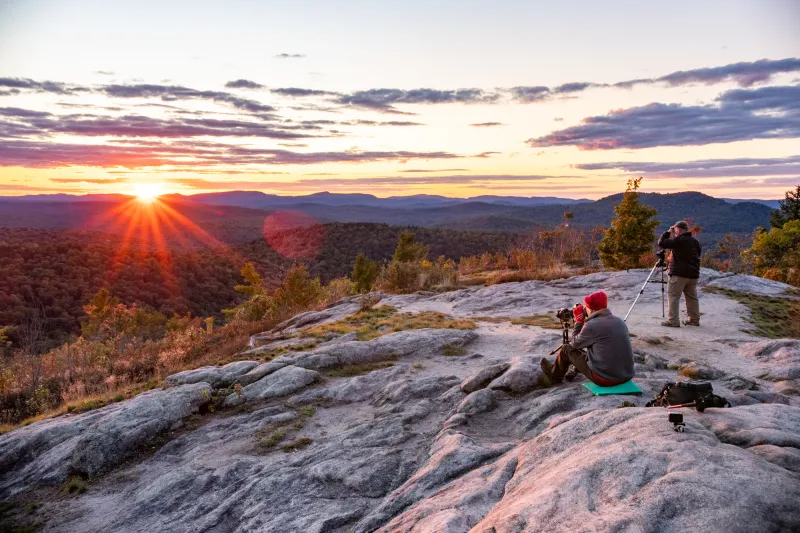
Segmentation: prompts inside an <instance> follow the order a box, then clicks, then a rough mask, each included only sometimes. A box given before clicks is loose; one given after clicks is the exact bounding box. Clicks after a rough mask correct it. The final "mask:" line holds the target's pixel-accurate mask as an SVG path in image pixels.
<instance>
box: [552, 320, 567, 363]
mask: <svg viewBox="0 0 800 533" xmlns="http://www.w3.org/2000/svg"><path fill="white" fill-rule="evenodd" d="M571 326H572V320H567V321H564V320H563V319H562V320H561V346H559V347H558V348H556V349H555V350H553V351H552V352H550V353H549V354H547V355H553V354H554V353H556V352H557V351H559V350H560V349H561V348H563V347H564V345H565V344H569V328H570V327H571Z"/></svg>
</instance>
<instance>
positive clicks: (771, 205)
mask: <svg viewBox="0 0 800 533" xmlns="http://www.w3.org/2000/svg"><path fill="white" fill-rule="evenodd" d="M723 200H725V201H726V202H728V203H729V204H740V203H742V202H753V203H756V204H763V205H765V206H767V207H769V208H772V209H778V208H780V206H781V201H780V200H759V199H757V198H756V199H753V200H739V199H737V198H723Z"/></svg>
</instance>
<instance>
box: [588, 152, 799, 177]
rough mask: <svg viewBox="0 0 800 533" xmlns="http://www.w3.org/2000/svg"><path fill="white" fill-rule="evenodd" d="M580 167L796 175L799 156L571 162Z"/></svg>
mask: <svg viewBox="0 0 800 533" xmlns="http://www.w3.org/2000/svg"><path fill="white" fill-rule="evenodd" d="M575 168H579V169H581V170H621V171H623V172H629V173H636V174H644V175H648V176H651V177H656V178H658V177H663V178H686V177H691V178H702V177H738V176H742V177H745V176H776V175H784V174H800V156H790V157H780V158H736V159H701V160H696V161H683V162H678V163H653V162H642V161H618V162H611V163H588V164H581V165H575Z"/></svg>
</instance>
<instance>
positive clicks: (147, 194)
mask: <svg viewBox="0 0 800 533" xmlns="http://www.w3.org/2000/svg"><path fill="white" fill-rule="evenodd" d="M132 192H133V195H134V196H136V198H137V199H138V200H139V201H140V202H143V203H146V204H149V203H152V202H153V200H155V199H156V198H158V197H159V196H161V195H162V194H164V193H165V192H166V191H165V190H164V186H163V185H162V184H160V183H137V184H136V185H134V186H133V191H132Z"/></svg>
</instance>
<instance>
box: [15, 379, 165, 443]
mask: <svg viewBox="0 0 800 533" xmlns="http://www.w3.org/2000/svg"><path fill="white" fill-rule="evenodd" d="M161 386H163V382H161V381H159V380H157V379H151V380H150V381H148V382H146V383H138V384H136V385H131V386H129V387H124V388H121V389H118V390H115V391H112V392H109V393H108V394H102V395H96V396H88V397H86V398H81V399H79V400H75V401H74V402H69V403H65V404H63V405H61V406H59V407H58V408H56V409H52V410H49V411H45V412H44V413H39V414H38V415H36V416H31V417H29V418H26V419H25V420H23V421H21V422H20V423H19V424H2V425H0V435H2V434H3V433H8V432H9V431H11V430H13V429H17V428H20V427H24V426H29V425H31V424H33V423H34V422H40V421H42V420H46V419H48V418H53V417H56V416H61V415H65V414H67V413H69V414H73V415H77V414H80V413H86V412H89V411H94V410H95V409H100V408H101V407H105V406H106V405H109V404H112V403H117V402H121V401H123V400H128V399H130V398H133V397H134V396H136V395H138V394H141V393H143V392H146V391H149V390H152V389H155V388H157V387H161Z"/></svg>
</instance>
